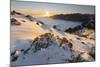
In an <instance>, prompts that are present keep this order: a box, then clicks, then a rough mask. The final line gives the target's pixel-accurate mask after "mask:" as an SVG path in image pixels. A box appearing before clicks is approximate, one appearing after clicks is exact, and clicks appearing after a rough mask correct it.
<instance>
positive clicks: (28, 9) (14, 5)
mask: <svg viewBox="0 0 100 67" xmlns="http://www.w3.org/2000/svg"><path fill="white" fill-rule="evenodd" d="M11 10H19V11H22V12H24V13H36V12H37V13H42V12H45V11H49V12H51V13H54V14H69V13H82V14H94V13H95V7H94V6H90V5H73V4H56V3H41V2H28V1H27V2H26V1H11Z"/></svg>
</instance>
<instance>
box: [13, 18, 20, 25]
mask: <svg viewBox="0 0 100 67" xmlns="http://www.w3.org/2000/svg"><path fill="white" fill-rule="evenodd" d="M11 25H21V23H20V22H19V21H18V20H16V19H15V18H11Z"/></svg>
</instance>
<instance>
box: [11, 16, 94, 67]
mask: <svg viewBox="0 0 100 67" xmlns="http://www.w3.org/2000/svg"><path fill="white" fill-rule="evenodd" d="M11 18H16V19H17V20H18V21H20V22H21V25H19V26H16V25H11V52H13V51H14V50H15V49H27V48H29V47H30V45H31V43H32V41H33V40H34V38H36V37H38V36H39V35H42V34H44V33H47V32H51V33H52V34H54V35H55V36H57V35H58V36H59V37H66V38H67V39H68V40H69V41H70V42H71V43H72V44H73V50H74V51H75V52H74V53H73V54H74V55H75V56H77V55H78V54H79V53H80V52H85V54H83V55H82V57H83V58H84V59H86V60H88V61H93V58H91V57H89V56H88V54H87V52H89V51H91V48H92V47H94V46H95V42H94V40H90V39H86V38H84V37H79V36H77V35H74V34H69V33H65V32H64V30H65V29H67V28H69V27H75V26H77V25H80V24H81V23H80V22H72V21H64V20H54V19H49V18H36V19H37V20H40V21H42V22H43V23H44V24H45V25H43V26H41V25H37V24H36V22H37V21H29V20H28V19H27V18H25V17H23V16H20V17H19V16H11ZM22 20H25V21H26V22H22ZM54 25H57V26H58V29H60V30H57V29H54V28H53V26H54ZM77 38H80V40H78V39H77ZM81 42H84V43H85V44H83V43H81ZM18 56H19V57H18V59H17V60H16V61H14V62H11V65H14V66H15V65H34V64H48V63H66V62H67V61H65V60H66V59H68V58H69V59H70V58H71V56H72V53H71V51H70V50H64V49H63V48H61V47H59V46H58V45H57V44H56V45H55V44H52V45H51V46H50V47H48V48H46V49H41V50H39V51H38V52H36V53H33V52H32V50H29V53H28V54H26V55H24V54H23V53H21V52H20V51H19V52H18Z"/></svg>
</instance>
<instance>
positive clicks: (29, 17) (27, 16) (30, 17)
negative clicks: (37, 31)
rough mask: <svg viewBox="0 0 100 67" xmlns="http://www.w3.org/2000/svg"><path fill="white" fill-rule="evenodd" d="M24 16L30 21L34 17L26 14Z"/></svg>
mask: <svg viewBox="0 0 100 67" xmlns="http://www.w3.org/2000/svg"><path fill="white" fill-rule="evenodd" d="M25 17H26V18H28V19H29V20H30V21H34V20H35V18H33V17H32V16H30V15H26V16H25Z"/></svg>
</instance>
